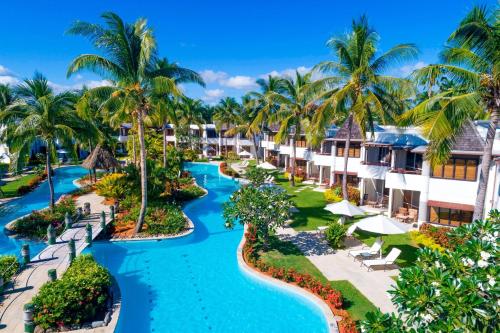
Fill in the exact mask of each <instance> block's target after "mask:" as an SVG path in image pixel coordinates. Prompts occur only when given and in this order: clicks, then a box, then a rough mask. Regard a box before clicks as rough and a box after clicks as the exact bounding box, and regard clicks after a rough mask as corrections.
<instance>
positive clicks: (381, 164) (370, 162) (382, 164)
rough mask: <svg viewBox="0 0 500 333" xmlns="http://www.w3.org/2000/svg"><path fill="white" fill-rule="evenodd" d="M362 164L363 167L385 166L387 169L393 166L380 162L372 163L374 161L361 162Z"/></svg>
mask: <svg viewBox="0 0 500 333" xmlns="http://www.w3.org/2000/svg"><path fill="white" fill-rule="evenodd" d="M361 164H363V165H375V166H385V167H388V166H390V165H391V163H390V162H380V161H375V162H372V161H361Z"/></svg>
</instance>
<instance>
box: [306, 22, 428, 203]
mask: <svg viewBox="0 0 500 333" xmlns="http://www.w3.org/2000/svg"><path fill="white" fill-rule="evenodd" d="M378 41H379V35H378V34H377V32H376V31H375V30H373V29H372V28H371V27H370V26H369V25H368V20H367V18H366V17H365V16H362V17H361V18H360V19H359V20H355V21H353V23H352V31H351V32H350V33H348V34H346V35H343V36H335V37H332V38H330V39H329V40H328V42H327V46H328V47H329V48H331V49H332V50H333V51H334V53H335V55H336V59H335V60H334V61H326V62H322V63H320V64H318V65H317V66H316V67H315V70H318V71H320V72H323V73H325V74H329V73H331V74H332V76H331V78H332V82H333V81H336V84H333V85H331V88H330V89H329V91H327V92H326V93H325V94H324V96H322V99H323V103H322V104H321V105H320V106H319V108H318V110H317V112H316V113H315V116H314V120H313V123H314V127H315V128H316V130H318V129H320V128H324V127H325V126H326V125H328V124H329V123H330V122H331V120H332V118H333V117H336V116H338V113H344V114H345V119H346V120H345V121H347V128H348V137H347V140H346V144H345V149H344V171H343V179H342V192H343V197H344V199H346V200H347V165H348V158H349V146H350V142H351V132H352V128H353V123H354V122H356V123H357V125H359V127H360V129H361V133H362V135H363V136H364V135H365V133H366V132H367V130H369V131H372V133H373V128H374V121H376V120H378V121H380V122H382V123H386V122H388V121H389V120H390V119H393V118H394V115H391V114H390V111H391V110H393V109H394V108H393V107H389V108H387V102H388V101H391V100H392V99H393V98H392V97H391V95H392V93H394V92H396V91H398V92H401V91H405V90H407V89H410V88H411V86H410V85H409V84H408V81H407V80H405V79H400V78H396V77H392V76H389V75H387V74H386V73H387V70H388V69H389V68H390V67H391V66H393V65H396V64H400V63H401V62H402V61H406V60H409V59H413V58H415V57H416V56H417V53H418V51H417V49H416V47H415V46H414V45H413V44H399V45H396V46H394V47H392V48H391V49H389V50H388V51H386V52H384V53H382V54H380V55H379V54H378V49H377V46H378ZM404 95H408V94H404ZM388 111H389V112H388Z"/></svg>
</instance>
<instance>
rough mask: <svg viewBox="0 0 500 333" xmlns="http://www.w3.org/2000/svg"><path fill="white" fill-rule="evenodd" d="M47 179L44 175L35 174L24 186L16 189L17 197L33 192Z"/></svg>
mask: <svg viewBox="0 0 500 333" xmlns="http://www.w3.org/2000/svg"><path fill="white" fill-rule="evenodd" d="M45 178H47V175H46V174H45V173H43V172H42V173H40V174H37V175H36V176H35V177H33V178H31V179H30V180H29V181H28V183H27V184H26V185H21V186H19V187H18V188H17V195H25V194H26V193H28V192H31V191H33V190H34V189H35V188H36V187H37V186H38V185H39V184H40V183H41V182H43V181H44V180H45Z"/></svg>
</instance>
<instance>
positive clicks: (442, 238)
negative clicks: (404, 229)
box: [419, 223, 461, 249]
mask: <svg viewBox="0 0 500 333" xmlns="http://www.w3.org/2000/svg"><path fill="white" fill-rule="evenodd" d="M450 230H451V229H450V228H447V227H435V226H433V225H430V224H428V223H424V224H422V226H420V229H419V231H420V232H421V233H422V234H424V235H426V236H428V237H430V238H432V240H433V241H434V242H435V243H436V244H438V245H439V246H441V247H444V248H447V249H452V248H454V247H455V246H456V244H457V242H458V243H460V242H461V241H460V240H459V239H456V240H454V241H452V240H451V239H450V237H449V235H448V233H449V232H450Z"/></svg>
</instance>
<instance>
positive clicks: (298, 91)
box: [267, 71, 326, 186]
mask: <svg viewBox="0 0 500 333" xmlns="http://www.w3.org/2000/svg"><path fill="white" fill-rule="evenodd" d="M311 76H312V73H311V72H309V73H306V74H304V75H302V74H300V73H299V72H298V71H297V72H295V77H294V78H290V77H286V78H283V79H281V84H282V89H281V91H282V92H281V93H279V92H269V93H268V97H267V98H269V101H270V102H271V103H273V104H276V105H279V109H278V111H277V114H276V119H277V121H278V123H279V129H278V132H277V134H276V137H275V141H276V143H281V142H283V141H285V140H287V139H289V138H290V139H292V156H291V159H292V161H291V162H290V163H291V170H290V183H291V185H292V186H295V168H296V158H297V141H298V140H299V139H300V137H301V135H302V132H304V131H306V130H307V131H309V130H310V128H309V127H310V120H311V117H312V115H313V113H314V110H315V109H316V104H315V102H316V101H317V99H318V97H319V96H320V95H321V92H322V91H323V89H325V87H326V85H325V83H326V82H325V81H324V80H322V81H315V82H313V81H312V79H311Z"/></svg>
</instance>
